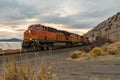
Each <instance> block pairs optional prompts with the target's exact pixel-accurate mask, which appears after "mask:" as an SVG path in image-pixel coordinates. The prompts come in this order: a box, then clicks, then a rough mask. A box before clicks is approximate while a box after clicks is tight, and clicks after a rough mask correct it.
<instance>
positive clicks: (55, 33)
mask: <svg viewBox="0 0 120 80" xmlns="http://www.w3.org/2000/svg"><path fill="white" fill-rule="evenodd" d="M81 43H84V44H85V43H88V38H86V37H83V36H79V35H77V34H74V33H70V32H66V31H61V30H57V29H55V28H51V27H47V26H44V25H41V24H34V25H30V26H29V27H28V29H27V30H26V31H25V32H24V40H23V43H22V48H23V49H27V50H41V49H42V50H43V49H50V48H53V47H71V46H79V45H81Z"/></svg>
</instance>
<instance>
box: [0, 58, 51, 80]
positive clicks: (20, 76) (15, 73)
mask: <svg viewBox="0 0 120 80" xmlns="http://www.w3.org/2000/svg"><path fill="white" fill-rule="evenodd" d="M39 63H40V64H38V65H34V66H32V65H33V63H30V62H29V61H23V62H19V63H18V62H17V61H16V59H15V58H11V60H10V61H3V69H2V71H1V72H0V80H53V78H52V74H53V73H52V70H51V69H52V67H51V66H48V65H46V64H45V62H44V60H42V61H39Z"/></svg>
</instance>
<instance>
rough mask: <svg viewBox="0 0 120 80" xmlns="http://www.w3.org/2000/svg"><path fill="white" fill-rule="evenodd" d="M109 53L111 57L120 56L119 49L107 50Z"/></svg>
mask: <svg viewBox="0 0 120 80" xmlns="http://www.w3.org/2000/svg"><path fill="white" fill-rule="evenodd" d="M107 53H108V54H109V55H118V54H119V50H118V49H117V48H112V47H111V48H109V49H107Z"/></svg>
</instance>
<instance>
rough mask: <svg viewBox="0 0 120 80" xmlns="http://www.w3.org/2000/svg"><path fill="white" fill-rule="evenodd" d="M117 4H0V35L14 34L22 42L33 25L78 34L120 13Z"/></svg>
mask: <svg viewBox="0 0 120 80" xmlns="http://www.w3.org/2000/svg"><path fill="white" fill-rule="evenodd" d="M119 3H120V0H109V1H104V0H99V1H96V0H50V1H48V0H0V29H2V30H3V31H4V32H1V31H0V32H1V33H0V35H3V34H6V37H8V36H9V35H7V31H8V32H9V33H10V31H13V32H15V33H17V34H19V35H20V37H21V38H22V37H23V36H22V35H21V34H23V32H24V30H25V29H27V27H28V26H29V25H31V24H35V23H41V24H45V25H46V24H54V26H53V25H51V26H52V27H55V28H57V27H59V29H63V30H68V31H70V29H71V32H75V33H78V34H80V32H81V31H83V32H86V31H88V30H90V29H91V28H93V27H94V26H96V25H97V24H98V23H100V22H102V21H103V20H105V19H107V18H108V17H110V16H112V15H114V14H116V13H117V12H119V10H120V9H119V8H120V5H119ZM61 25H62V26H61ZM6 29H7V30H6ZM5 30H6V31H5ZM72 30H73V31H72ZM84 30H85V31H84ZM18 32H19V33H18ZM11 34H13V33H11ZM13 35H14V36H15V34H13ZM10 36H11V35H10ZM17 36H18V35H16V37H17ZM11 37H13V36H11Z"/></svg>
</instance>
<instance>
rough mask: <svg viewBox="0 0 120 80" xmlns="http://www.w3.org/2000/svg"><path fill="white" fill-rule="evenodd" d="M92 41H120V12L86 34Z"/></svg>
mask: <svg viewBox="0 0 120 80" xmlns="http://www.w3.org/2000/svg"><path fill="white" fill-rule="evenodd" d="M85 36H86V37H89V38H90V39H91V40H96V39H98V38H100V37H102V38H106V39H110V40H111V41H113V42H114V41H119V40H120V12H118V13H117V14H116V15H114V16H112V17H110V18H108V19H107V20H105V21H103V22H102V23H100V24H98V25H97V26H96V27H95V28H93V29H92V30H91V31H89V32H88V33H87V34H85Z"/></svg>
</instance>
